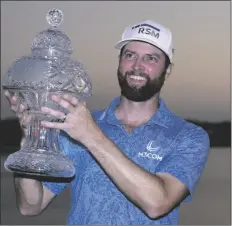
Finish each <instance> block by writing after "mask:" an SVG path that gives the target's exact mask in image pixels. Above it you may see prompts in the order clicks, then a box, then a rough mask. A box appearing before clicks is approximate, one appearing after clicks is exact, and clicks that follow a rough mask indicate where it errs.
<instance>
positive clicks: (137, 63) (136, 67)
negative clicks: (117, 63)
mask: <svg viewBox="0 0 232 226" xmlns="http://www.w3.org/2000/svg"><path fill="white" fill-rule="evenodd" d="M133 69H134V70H141V69H143V65H142V62H141V59H139V58H138V59H136V60H135V61H134V64H133Z"/></svg>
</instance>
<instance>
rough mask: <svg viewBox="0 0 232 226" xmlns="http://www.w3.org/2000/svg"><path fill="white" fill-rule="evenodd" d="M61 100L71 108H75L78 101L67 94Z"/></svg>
mask: <svg viewBox="0 0 232 226" xmlns="http://www.w3.org/2000/svg"><path fill="white" fill-rule="evenodd" d="M63 99H64V100H67V101H68V102H69V103H71V104H72V105H73V106H75V107H76V106H77V105H78V103H79V101H78V99H77V98H76V97H73V96H72V95H69V94H65V95H64V96H63Z"/></svg>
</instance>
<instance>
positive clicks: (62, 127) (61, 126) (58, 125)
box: [41, 121, 68, 130]
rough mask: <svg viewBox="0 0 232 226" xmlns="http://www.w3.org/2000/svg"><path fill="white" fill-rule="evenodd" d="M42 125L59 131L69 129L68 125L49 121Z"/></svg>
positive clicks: (43, 122) (42, 122)
mask: <svg viewBox="0 0 232 226" xmlns="http://www.w3.org/2000/svg"><path fill="white" fill-rule="evenodd" d="M41 125H42V126H44V127H47V128H51V129H59V130H65V129H67V128H68V124H67V123H65V122H64V123H57V122H47V121H41Z"/></svg>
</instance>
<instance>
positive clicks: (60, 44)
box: [3, 9, 92, 97]
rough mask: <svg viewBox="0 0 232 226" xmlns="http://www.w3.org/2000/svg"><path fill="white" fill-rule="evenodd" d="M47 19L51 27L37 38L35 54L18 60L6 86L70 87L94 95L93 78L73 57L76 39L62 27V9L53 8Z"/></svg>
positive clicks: (69, 88) (57, 88)
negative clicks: (72, 41) (73, 39)
mask: <svg viewBox="0 0 232 226" xmlns="http://www.w3.org/2000/svg"><path fill="white" fill-rule="evenodd" d="M46 19H47V22H48V24H49V25H50V27H49V28H48V29H46V30H43V31H41V32H39V33H38V34H37V35H36V36H35V38H34V39H33V42H32V46H31V55H29V56H23V57H21V58H20V59H19V60H16V61H15V62H14V63H13V64H12V66H11V67H10V68H9V70H8V71H7V73H6V75H5V76H4V81H3V88H4V89H27V90H28V89H30V90H34V91H42V92H43V91H44V90H46V91H53V92H54V91H66V92H72V93H74V94H75V95H76V96H78V97H79V96H80V95H85V96H87V97H88V96H90V95H91V91H92V86H91V80H90V77H89V74H88V72H87V71H86V69H85V68H84V66H83V65H82V64H81V63H80V62H78V61H73V60H72V59H71V55H72V53H73V49H72V43H71V41H70V39H69V38H68V36H67V35H66V34H65V33H64V32H62V31H60V30H59V29H58V27H59V25H60V24H61V23H62V21H63V13H62V11H61V10H59V9H52V10H50V11H49V12H48V13H47V15H46Z"/></svg>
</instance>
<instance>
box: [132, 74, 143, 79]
mask: <svg viewBox="0 0 232 226" xmlns="http://www.w3.org/2000/svg"><path fill="white" fill-rule="evenodd" d="M130 77H131V78H133V79H135V80H145V78H143V77H141V76H135V75H132V76H130Z"/></svg>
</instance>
